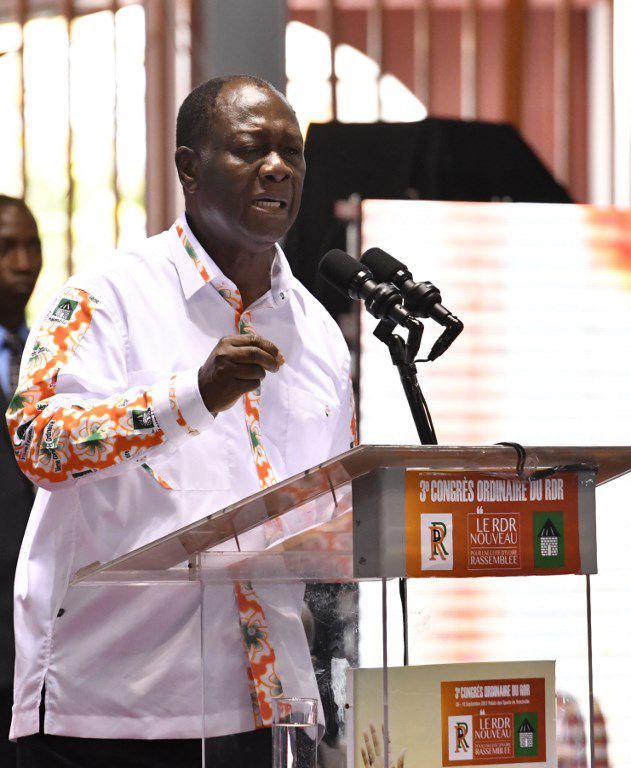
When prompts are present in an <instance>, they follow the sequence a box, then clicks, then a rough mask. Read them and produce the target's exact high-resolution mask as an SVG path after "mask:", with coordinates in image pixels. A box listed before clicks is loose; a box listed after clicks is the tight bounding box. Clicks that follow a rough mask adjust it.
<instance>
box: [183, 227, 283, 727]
mask: <svg viewBox="0 0 631 768" xmlns="http://www.w3.org/2000/svg"><path fill="white" fill-rule="evenodd" d="M176 228H177V232H178V235H179V236H180V239H181V241H182V245H183V246H184V249H185V250H186V252H187V253H188V255H189V256H190V257H191V258H192V259H193V261H194V262H195V264H196V266H197V269H198V271H199V273H200V275H201V276H202V278H203V279H204V281H205V282H210V280H209V277H208V273H207V272H206V270H205V269H204V266H203V264H202V263H201V261H200V259H199V257H198V256H197V254H196V253H195V249H194V248H193V246H192V245H191V243H190V242H189V240H188V238H187V237H186V235H185V233H184V229H183V227H182V226H181V225H180V224H179V223H178V224H177V225H176ZM213 286H214V288H215V289H216V290H217V292H218V293H219V294H220V295H221V296H222V297H223V298H224V299H225V301H227V302H228V304H229V305H230V306H231V307H232V308H233V309H234V311H235V321H234V322H235V327H236V330H237V333H244V334H246V333H254V331H253V329H252V325H251V321H252V318H251V316H250V314H249V312H244V311H243V301H242V298H241V294H240V293H239V291H238V290H236V289H235V288H233V287H232V286H230V285H224V284H221V283H219V282H217V281H215V282H213ZM260 400H261V393H260V390H256V391H255V392H248V393H246V394H245V395H244V396H243V403H244V407H245V418H246V426H247V429H248V435H249V437H250V445H251V447H252V456H253V458H254V464H255V467H256V473H257V475H258V479H259V483H260V486H261V488H268V487H269V486H270V485H272V484H273V483H276V482H277V478H276V475H275V474H274V470H273V469H272V466H271V464H270V462H269V460H268V458H267V454H266V453H265V448H264V447H263V442H262V440H261V426H260V412H259V404H260ZM265 533H266V536H267V538H268V542H269V541H274V540H275V539H277V538H279V537H280V536H281V535H282V525H281V523H280V521H279V520H276V519H275V520H269V521H268V522H267V523H266V524H265ZM234 593H235V597H236V601H237V610H238V612H239V619H240V622H241V632H242V636H243V642H244V650H245V655H246V659H247V667H246V669H247V676H248V684H249V687H250V699H251V701H252V712H253V715H254V727H255V728H264V727H265V726H269V725H271V724H272V705H271V699H272V698H273V697H274V696H282V693H283V688H282V685H281V682H280V679H279V677H278V675H277V674H276V670H275V664H276V654H275V652H274V648H273V647H272V645H271V643H270V640H269V627H268V624H267V619H266V617H265V611H264V610H263V606H262V605H261V603H260V602H259V599H258V597H257V594H256V592H255V591H254V589H253V587H252V585H251V584H250V583H243V582H235V584H234Z"/></svg>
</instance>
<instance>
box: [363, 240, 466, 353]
mask: <svg viewBox="0 0 631 768" xmlns="http://www.w3.org/2000/svg"><path fill="white" fill-rule="evenodd" d="M361 262H362V264H365V265H366V266H367V267H368V268H369V269H370V271H371V272H372V274H373V275H374V276H375V278H376V279H377V280H379V281H388V282H391V283H393V284H394V285H396V287H397V288H399V289H400V291H401V293H402V294H403V303H404V306H405V308H406V309H408V310H409V311H410V312H411V314H412V315H414V317H431V318H432V320H435V321H436V322H437V323H438V324H439V325H442V326H444V328H445V330H444V331H443V332H442V334H441V335H440V336H439V337H438V339H436V342H435V343H434V346H433V347H432V348H431V350H430V352H429V355H428V356H427V359H428V360H436V358H437V357H440V356H441V355H442V354H443V352H446V351H447V349H449V347H450V346H451V345H452V344H453V342H454V340H455V339H456V337H457V336H459V335H460V334H461V333H462V330H463V328H464V325H463V324H462V322H461V321H460V320H459V319H458V318H457V317H456V316H455V315H453V314H452V313H451V312H450V311H449V310H448V309H447V308H446V307H444V306H443V305H442V304H441V301H442V297H441V295H440V291H439V290H438V288H436V286H435V285H433V284H432V283H428V282H425V283H415V282H414V280H413V279H412V273H411V272H410V270H409V269H408V268H407V267H406V266H405V264H402V263H401V262H400V261H397V259H395V258H394V257H393V256H390V254H389V253H386V252H385V251H382V250H381V248H369V249H368V250H367V251H366V253H364V254H363V256H362V257H361Z"/></svg>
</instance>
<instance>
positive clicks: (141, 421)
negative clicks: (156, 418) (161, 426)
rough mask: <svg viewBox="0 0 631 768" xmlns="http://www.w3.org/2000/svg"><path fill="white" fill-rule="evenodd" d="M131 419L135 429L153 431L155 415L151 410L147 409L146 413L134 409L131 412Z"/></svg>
mask: <svg viewBox="0 0 631 768" xmlns="http://www.w3.org/2000/svg"><path fill="white" fill-rule="evenodd" d="M131 419H132V424H133V425H134V429H138V430H141V429H153V427H154V424H153V413H151V409H150V408H147V410H146V411H141V410H138V409H134V410H133V411H132V412H131Z"/></svg>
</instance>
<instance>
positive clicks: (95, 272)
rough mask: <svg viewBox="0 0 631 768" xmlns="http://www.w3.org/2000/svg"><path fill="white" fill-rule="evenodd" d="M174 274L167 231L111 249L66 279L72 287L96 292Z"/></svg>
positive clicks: (142, 282) (143, 282)
mask: <svg viewBox="0 0 631 768" xmlns="http://www.w3.org/2000/svg"><path fill="white" fill-rule="evenodd" d="M165 274H168V275H171V274H173V264H172V261H171V259H170V251H169V241H168V232H161V233H160V234H158V235H154V236H153V237H148V238H144V239H142V240H138V241H137V242H135V243H133V244H130V245H129V246H126V247H124V248H118V249H116V250H115V251H113V252H112V253H111V254H110V255H109V256H108V258H107V259H104V260H103V261H100V262H98V263H96V264H92V265H90V266H89V267H87V268H84V269H82V270H80V271H78V272H76V273H75V274H74V275H72V277H70V278H69V279H68V283H67V284H68V285H69V286H71V287H74V288H79V289H83V290H89V291H91V292H94V293H97V294H98V292H99V290H101V289H107V288H108V287H109V286H116V287H117V288H119V289H120V288H121V287H124V286H125V285H131V284H134V285H135V284H137V283H141V284H145V283H146V282H147V280H150V279H158V280H159V279H161V278H162V277H164V275H165Z"/></svg>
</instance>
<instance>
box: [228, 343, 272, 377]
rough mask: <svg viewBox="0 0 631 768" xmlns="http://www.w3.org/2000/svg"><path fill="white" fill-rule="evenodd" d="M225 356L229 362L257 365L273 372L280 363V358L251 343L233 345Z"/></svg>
mask: <svg viewBox="0 0 631 768" xmlns="http://www.w3.org/2000/svg"><path fill="white" fill-rule="evenodd" d="M226 358H227V359H228V360H229V361H230V362H233V363H238V364H239V365H243V364H246V365H259V366H261V368H265V370H266V371H272V372H273V373H274V372H276V371H277V370H278V369H279V368H280V366H281V365H282V363H281V362H280V358H278V357H274V356H273V355H271V354H270V353H269V352H267V351H266V350H264V349H261V348H260V347H255V346H251V345H248V346H241V347H233V348H232V349H231V350H230V351H229V352H228V353H226Z"/></svg>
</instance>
